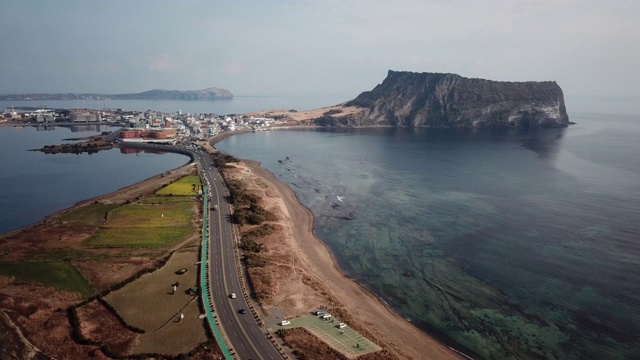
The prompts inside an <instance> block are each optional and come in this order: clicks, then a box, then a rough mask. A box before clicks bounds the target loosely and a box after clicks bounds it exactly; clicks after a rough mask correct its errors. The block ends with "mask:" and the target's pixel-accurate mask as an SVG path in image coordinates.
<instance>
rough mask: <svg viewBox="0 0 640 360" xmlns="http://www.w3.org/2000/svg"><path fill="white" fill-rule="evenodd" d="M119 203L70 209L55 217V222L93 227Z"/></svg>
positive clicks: (100, 223)
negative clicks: (66, 212)
mask: <svg viewBox="0 0 640 360" xmlns="http://www.w3.org/2000/svg"><path fill="white" fill-rule="evenodd" d="M119 206H120V205H116V204H111V205H102V204H91V205H87V206H84V207H81V208H79V209H77V210H74V211H71V212H69V213H68V214H65V215H63V216H61V217H60V218H58V219H56V222H57V223H66V224H67V225H72V226H83V227H95V226H100V225H102V223H104V221H105V220H106V218H107V214H108V213H109V211H111V210H113V209H116V208H117V207H119Z"/></svg>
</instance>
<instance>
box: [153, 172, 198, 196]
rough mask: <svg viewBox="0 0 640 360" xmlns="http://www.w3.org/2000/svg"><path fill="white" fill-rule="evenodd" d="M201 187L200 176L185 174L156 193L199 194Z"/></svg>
mask: <svg viewBox="0 0 640 360" xmlns="http://www.w3.org/2000/svg"><path fill="white" fill-rule="evenodd" d="M200 189H202V183H201V182H200V177H199V176H185V177H183V178H182V179H180V180H178V181H175V182H173V183H171V184H169V185H167V186H165V187H163V188H162V189H160V190H158V191H157V192H156V194H157V195H182V196H194V195H198V192H199V190H200Z"/></svg>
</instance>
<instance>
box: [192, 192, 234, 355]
mask: <svg viewBox="0 0 640 360" xmlns="http://www.w3.org/2000/svg"><path fill="white" fill-rule="evenodd" d="M202 195H203V198H204V208H203V216H202V256H201V258H200V289H201V290H202V291H201V296H202V303H203V304H204V311H205V312H206V314H207V320H208V321H209V327H210V328H211V330H212V331H213V336H214V337H215V338H216V341H217V342H218V346H220V350H222V354H223V355H224V358H225V359H227V360H233V356H232V355H231V351H229V348H228V347H227V344H226V343H225V342H224V339H223V338H222V334H221V333H220V329H218V324H217V323H216V319H215V317H214V316H213V310H212V309H211V303H210V302H209V299H210V297H209V281H208V279H207V274H208V271H207V269H208V267H209V262H208V261H207V258H208V254H209V252H208V244H209V242H208V241H207V234H208V232H207V231H208V230H207V229H208V224H207V219H208V216H207V213H208V211H209V196H208V194H207V187H206V185H204V184H202Z"/></svg>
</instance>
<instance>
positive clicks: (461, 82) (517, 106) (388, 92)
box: [312, 70, 569, 128]
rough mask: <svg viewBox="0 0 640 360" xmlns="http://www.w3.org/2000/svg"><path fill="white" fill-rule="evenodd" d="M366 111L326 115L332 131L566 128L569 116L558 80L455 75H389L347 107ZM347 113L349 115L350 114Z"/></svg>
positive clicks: (323, 119)
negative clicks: (369, 127) (372, 128)
mask: <svg viewBox="0 0 640 360" xmlns="http://www.w3.org/2000/svg"><path fill="white" fill-rule="evenodd" d="M344 105H345V106H347V107H358V108H360V109H362V110H361V111H359V112H357V113H354V112H353V111H351V112H350V114H349V115H340V113H336V114H335V115H334V114H332V115H328V114H325V116H322V117H320V118H316V119H313V120H312V123H313V124H316V125H320V126H332V127H357V126H395V127H519V128H536V127H564V126H567V125H568V124H569V117H568V115H567V110H566V108H565V104H564V96H563V93H562V89H560V86H558V84H556V82H555V81H544V82H534V81H527V82H503V81H491V80H484V79H469V78H465V77H462V76H460V75H456V74H441V73H414V72H407V71H391V70H390V71H389V74H388V75H387V78H386V79H384V81H383V82H382V83H381V84H379V85H377V86H376V87H375V88H374V89H373V90H371V91H365V92H363V93H361V94H360V95H358V97H356V98H355V99H353V100H351V101H349V102H347V103H346V104H344ZM345 113H346V112H345Z"/></svg>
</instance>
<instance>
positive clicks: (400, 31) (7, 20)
mask: <svg viewBox="0 0 640 360" xmlns="http://www.w3.org/2000/svg"><path fill="white" fill-rule="evenodd" d="M0 48H1V49H2V50H3V51H2V55H1V56H0V94H16V93H54V92H75V93H101V94H116V93H132V92H140V91H146V90H150V89H168V90H174V89H175V90H196V89H205V88H209V87H219V88H224V89H227V90H229V91H231V92H232V93H233V94H234V95H240V96H242V95H244V96H248V95H284V96H288V95H296V96H317V95H336V94H338V95H342V94H344V95H345V96H350V98H353V97H355V96H357V95H358V94H359V93H360V92H362V91H366V90H370V89H372V88H373V87H374V86H376V85H377V84H379V83H381V82H382V81H383V80H384V78H385V77H386V75H387V71H388V70H396V71H414V72H443V73H454V74H459V75H462V76H465V77H473V78H483V79H491V80H498V81H548V80H553V81H556V82H557V83H558V84H559V85H560V87H561V88H562V89H563V91H564V93H565V95H608V96H619V95H627V96H629V95H630V96H640V71H638V66H639V65H640V1H636V0H629V1H626V0H617V1H616V0H610V1H602V0H597V1H591V0H549V1H547V0H521V1H519V0H380V1H378V0H362V1H359V0H354V1H349V0H336V1H334V0H323V1H304V0H299V1H293V0H291V1H289V0H282V1H278V0H270V1H267V0H264V1H243V0H234V1H231V0H230V1H213V0H202V1H198V0H181V1H177V0H176V1H164V0H154V1H150V0H136V1H120V0H111V1H100V0H56V1H46V0H41V1H33V0H0Z"/></svg>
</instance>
